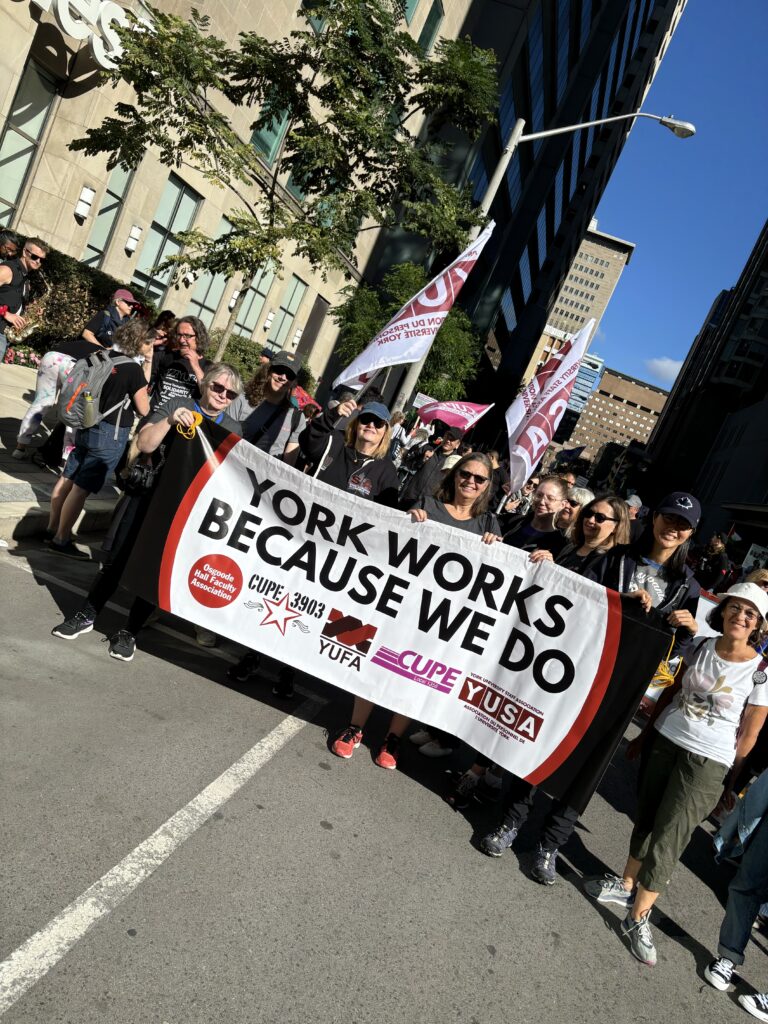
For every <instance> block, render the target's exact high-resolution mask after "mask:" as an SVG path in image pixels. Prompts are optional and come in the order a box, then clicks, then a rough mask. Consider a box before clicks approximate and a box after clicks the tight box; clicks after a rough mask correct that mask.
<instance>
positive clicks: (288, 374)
mask: <svg viewBox="0 0 768 1024" xmlns="http://www.w3.org/2000/svg"><path fill="white" fill-rule="evenodd" d="M269 372H270V373H271V374H272V376H273V377H285V379H286V380H289V381H290V380H296V374H295V373H294V372H293V370H289V369H288V367H287V366H273V367H271V368H270V371H269Z"/></svg>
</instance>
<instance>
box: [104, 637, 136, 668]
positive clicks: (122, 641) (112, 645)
mask: <svg viewBox="0 0 768 1024" xmlns="http://www.w3.org/2000/svg"><path fill="white" fill-rule="evenodd" d="M104 639H105V640H106V639H107V637H105V638H104ZM108 639H109V656H110V658H117V659H118V661H133V655H134V654H135V653H136V637H135V636H134V635H133V633H129V632H128V630H127V629H120V630H118V632H117V633H113V635H112V636H111V637H109V638H108Z"/></svg>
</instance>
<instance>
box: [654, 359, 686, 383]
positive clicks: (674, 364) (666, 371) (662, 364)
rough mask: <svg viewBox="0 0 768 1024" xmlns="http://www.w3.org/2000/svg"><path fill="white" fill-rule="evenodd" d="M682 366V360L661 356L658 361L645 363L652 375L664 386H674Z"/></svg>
mask: <svg viewBox="0 0 768 1024" xmlns="http://www.w3.org/2000/svg"><path fill="white" fill-rule="evenodd" d="M682 365H683V360H682V359H670V358H669V356H659V357H658V359H646V361H645V368H646V369H647V370H648V372H649V373H650V375H651V376H652V377H655V378H656V380H658V381H660V382H661V383H662V384H673V383H674V380H675V377H677V375H678V373H680V368H681V367H682Z"/></svg>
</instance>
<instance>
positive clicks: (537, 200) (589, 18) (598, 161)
mask: <svg viewBox="0 0 768 1024" xmlns="http://www.w3.org/2000/svg"><path fill="white" fill-rule="evenodd" d="M685 6H686V2H685V0H603V2H597V0H532V2H529V3H524V2H520V3H515V4H510V5H504V11H505V13H504V18H503V19H501V18H499V17H491V16H486V15H487V11H488V7H487V6H486V5H485V4H483V3H480V2H477V3H474V4H472V8H471V10H470V13H469V16H468V18H467V21H466V24H465V28H464V31H467V32H469V34H470V35H471V37H472V39H473V41H474V42H475V43H477V44H478V45H481V46H492V47H494V48H495V49H496V52H497V54H498V56H499V67H500V71H501V90H500V93H501V94H500V105H499V117H498V124H497V125H493V126H492V127H489V129H488V131H487V132H486V133H485V135H484V137H483V138H482V139H481V140H480V142H479V144H478V145H477V146H475V147H474V149H473V151H472V153H471V154H470V155H469V157H468V161H467V166H466V178H467V180H468V181H469V182H470V184H471V186H472V188H473V190H474V195H475V197H476V198H477V200H478V202H479V201H480V199H481V198H482V196H483V194H484V192H485V189H486V187H487V183H488V181H489V180H490V178H491V176H492V174H493V170H494V168H495V166H496V164H497V162H498V160H499V157H500V155H501V152H502V148H503V145H504V142H505V140H506V139H507V137H508V135H509V133H510V131H511V129H512V127H513V126H514V124H515V121H516V119H517V118H520V117H522V118H524V119H525V122H526V130H527V131H531V132H537V131H542V130H546V129H550V128H555V127H559V126H564V125H571V124H578V123H584V122H589V121H594V120H598V119H601V118H604V117H610V116H616V115H621V114H629V113H632V112H633V111H637V110H639V109H640V108H641V107H642V104H643V100H644V98H645V96H646V93H647V92H648V89H649V87H650V85H651V82H652V81H653V79H654V76H655V74H656V72H657V70H658V68H659V66H660V63H661V61H662V59H663V57H664V54H665V53H666V51H667V47H668V45H669V43H670V41H671V39H672V36H673V34H674V32H675V29H676V28H677V25H678V24H679V20H680V18H681V16H682V13H683V11H684V9H685ZM497 10H498V7H497ZM502 21H503V23H502ZM631 124H632V122H631V121H625V122H618V123H614V124H610V125H605V126H603V127H599V128H589V129H586V130H579V131H576V132H573V133H566V134H562V135H557V136H553V137H551V138H548V139H542V140H539V141H536V142H532V143H525V142H523V143H521V144H520V145H519V146H518V148H517V150H516V151H515V153H514V155H513V158H512V161H511V163H510V165H509V168H508V170H507V172H506V176H505V180H504V181H503V183H502V187H501V189H500V190H499V193H498V194H497V197H496V199H495V201H494V203H493V206H492V208H491V215H492V216H493V217H494V219H495V220H496V222H497V224H498V227H497V229H496V232H495V233H494V237H493V238H492V239H491V241H490V242H489V243H488V245H487V246H486V248H485V250H484V252H483V254H482V256H481V258H480V261H479V263H478V266H477V267H476V268H475V270H474V271H473V274H472V275H471V276H470V278H469V280H468V281H467V284H466V286H465V289H464V292H463V294H462V302H463V304H464V305H465V307H466V308H467V309H469V310H470V312H471V314H472V316H473V319H474V322H475V324H476V325H477V327H478V328H479V329H480V331H481V332H482V334H483V336H484V337H485V338H486V340H487V352H488V354H489V359H488V361H487V362H486V363H485V366H484V370H483V372H482V373H481V375H480V378H479V380H478V384H477V387H476V390H475V395H476V396H478V397H479V396H481V395H482V396H483V397H484V399H485V400H486V401H488V400H496V401H497V403H498V409H499V410H500V416H503V410H504V408H505V407H506V404H508V402H507V401H506V399H507V398H508V396H509V395H510V393H512V394H514V392H515V391H516V390H517V388H518V387H519V384H520V382H521V381H522V380H523V378H524V376H525V373H526V370H527V368H528V367H529V365H530V363H531V360H532V358H533V356H534V353H535V350H536V347H537V345H538V343H539V341H540V339H541V337H542V334H543V333H544V331H545V329H546V325H547V324H552V325H553V326H555V327H557V325H558V324H560V325H561V326H560V328H559V329H560V330H563V329H564V333H572V332H573V329H574V327H577V326H578V324H579V321H578V320H577V319H576V318H577V317H581V316H584V317H585V319H586V313H587V310H585V309H580V308H579V305H588V304H589V303H591V302H593V301H594V300H593V299H591V298H585V296H587V297H589V296H593V295H594V291H595V290H594V289H592V288H590V287H589V285H590V284H594V283H596V282H598V281H604V280H605V279H601V278H600V277H599V276H598V277H596V276H595V274H594V273H589V271H590V270H591V271H593V272H594V271H598V273H599V272H600V271H602V272H606V270H607V268H605V267H602V266H601V265H600V264H599V263H594V262H592V261H591V260H585V259H578V258H577V256H578V253H579V251H582V252H584V251H585V250H584V248H583V246H584V240H585V238H586V237H587V235H588V231H589V225H590V221H591V220H592V218H593V216H594V213H595V210H596V208H597V205H598V203H599V201H600V198H601V196H602V194H603V191H604V189H605V186H606V184H607V182H608V179H609V177H610V175H611V172H612V170H613V168H614V166H615V164H616V161H617V160H618V158H619V155H620V153H621V151H622V148H623V146H624V143H625V141H626V139H627V136H628V133H629V130H630V126H631ZM637 130H638V131H641V130H650V131H653V130H659V129H658V128H654V126H652V125H651V124H648V125H645V124H644V125H643V126H642V128H641V127H639V126H638V129H637ZM669 141H670V145H676V144H678V143H676V142H675V140H674V139H672V138H670V140H669ZM662 173H663V169H660V170H659V174H660V175H661V174H662ZM637 201H638V202H640V203H642V202H643V201H644V197H643V196H642V195H638V197H637ZM645 201H647V202H648V203H649V204H651V203H652V202H653V195H652V193H651V192H650V191H649V193H648V195H647V197H645ZM599 258H606V257H599ZM577 266H582V267H583V268H584V270H576V269H575V267H577ZM570 275H573V276H574V277H579V278H580V279H581V280H579V281H576V280H572V281H570V282H566V278H567V277H568V276H570ZM583 282H587V284H584V283H583ZM564 286H565V287H569V288H572V289H573V291H572V292H564V291H563V288H564ZM576 292H581V293H583V294H582V295H578V294H576ZM564 298H567V299H568V303H565V302H562V301H556V299H564ZM577 303H578V304H579V305H577ZM487 420H488V417H486V421H487Z"/></svg>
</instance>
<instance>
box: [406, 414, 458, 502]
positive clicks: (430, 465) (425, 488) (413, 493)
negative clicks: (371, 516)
mask: <svg viewBox="0 0 768 1024" xmlns="http://www.w3.org/2000/svg"><path fill="white" fill-rule="evenodd" d="M460 443H461V431H460V430H459V429H458V428H456V427H448V429H447V430H446V431H445V433H444V434H443V438H442V443H441V444H440V447H439V448H438V450H437V451H434V449H432V448H429V447H427V448H425V450H424V452H423V454H422V463H421V467H420V468H419V469H418V470H417V471H416V472H415V473H414V474H413V476H412V477H411V478H410V480H408V482H407V483H406V485H405V488H404V489H403V493H402V495H401V498H400V507H401V508H402V509H404V510H405V511H406V512H407V511H408V509H411V508H413V506H414V505H415V504H416V502H417V501H418V500H419V498H424V497H432V495H433V494H434V493H435V491H436V490H437V488H438V487H439V486H440V484H441V482H442V479H443V463H444V462H445V460H446V459H447V458H448V456H449V455H453V454H454V453H455V452H456V451H457V450H458V447H459V444H460Z"/></svg>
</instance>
